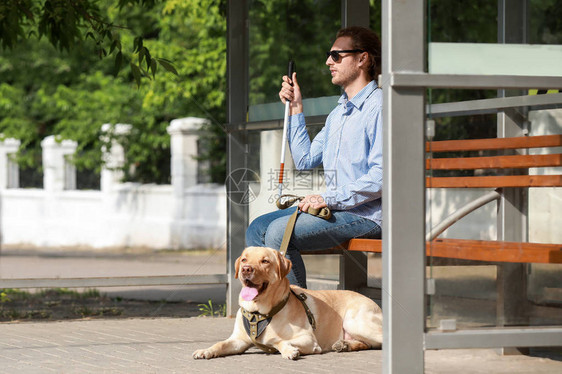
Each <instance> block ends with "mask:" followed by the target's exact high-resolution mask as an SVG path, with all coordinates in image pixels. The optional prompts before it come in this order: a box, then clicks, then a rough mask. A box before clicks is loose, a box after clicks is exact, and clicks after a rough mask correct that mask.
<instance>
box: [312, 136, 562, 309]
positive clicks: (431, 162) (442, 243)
mask: <svg viewBox="0 0 562 374" xmlns="http://www.w3.org/2000/svg"><path fill="white" fill-rule="evenodd" d="M560 146H562V135H547V136H532V137H513V138H493V139H473V140H448V141H434V142H428V143H427V145H426V149H427V151H428V152H431V153H432V154H433V155H436V154H439V153H444V152H447V153H451V152H467V151H471V152H475V151H476V152H478V153H482V152H483V151H494V152H498V151H499V152H501V153H502V154H498V155H492V156H481V155H478V156H477V157H467V156H466V155H464V154H463V155H461V156H450V155H449V154H447V156H446V157H444V158H431V159H428V160H427V162H426V169H427V170H431V171H432V172H433V171H438V170H478V172H477V173H474V174H475V175H471V176H460V177H459V176H428V177H427V179H426V186H427V187H428V188H487V189H496V191H497V192H498V195H497V196H498V197H499V196H503V195H504V194H505V193H506V192H509V191H511V192H513V189H515V188H529V187H561V186H562V175H529V168H542V167H558V166H562V154H547V155H529V154H527V153H528V152H527V151H526V150H528V149H530V148H543V149H545V148H552V147H560ZM516 150H523V152H522V153H523V154H505V153H508V152H511V153H516ZM519 152H521V151H519ZM483 174H491V175H483ZM468 212H469V211H467V212H465V213H464V214H465V215H466V214H468ZM442 231H443V230H441V232H442ZM426 239H427V240H428V241H427V242H426V243H427V247H426V248H427V256H432V257H440V258H448V259H458V260H470V261H479V262H491V263H494V264H498V283H500V282H503V283H502V284H501V285H498V297H501V298H503V297H504V296H505V295H504V293H510V292H511V293H513V289H514V288H515V289H516V288H517V287H519V288H521V285H509V284H506V282H509V281H507V280H506V279H507V277H506V276H505V274H506V272H505V269H506V267H505V266H507V264H509V265H512V264H527V263H557V264H560V263H562V244H543V243H522V242H510V241H488V240H463V239H439V238H426ZM342 250H343V251H342ZM338 251H339V252H338ZM365 252H371V253H373V252H374V253H382V240H374V239H352V240H350V241H349V242H348V243H345V244H343V245H342V246H340V247H338V248H333V249H330V250H328V251H319V252H316V253H342V254H343V257H342V261H341V262H340V287H341V288H345V289H359V290H365V288H364V287H366V285H367V283H366V282H367V274H366V272H365V270H366V269H367V257H366V255H365ZM502 264H505V265H502ZM515 266H517V265H515ZM517 269H518V270H517V271H519V273H521V274H525V269H524V268H523V267H520V268H517ZM512 270H513V269H510V272H511V273H512ZM521 274H520V275H521ZM363 275H364V276H363ZM504 280H505V282H504ZM509 289H511V290H509ZM518 292H520V293H521V292H522V290H519V291H518ZM520 296H521V297H525V295H520ZM521 297H520V298H519V299H517V298H512V299H514V300H515V301H514V303H519V302H520V301H521ZM525 300H526V297H525ZM498 304H499V303H498ZM501 304H502V305H503V307H504V308H508V307H511V306H513V305H514V304H511V305H508V304H509V303H508V304H505V303H504V300H502V301H501ZM502 313H503V312H502ZM502 318H503V317H502Z"/></svg>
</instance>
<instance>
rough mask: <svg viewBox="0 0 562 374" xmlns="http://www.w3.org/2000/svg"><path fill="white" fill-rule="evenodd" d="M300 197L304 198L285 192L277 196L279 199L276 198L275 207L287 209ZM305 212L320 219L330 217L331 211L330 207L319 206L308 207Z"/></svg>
mask: <svg viewBox="0 0 562 374" xmlns="http://www.w3.org/2000/svg"><path fill="white" fill-rule="evenodd" d="M302 199H304V196H297V195H289V194H286V195H281V196H279V199H277V201H276V202H275V204H276V205H277V208H279V209H287V208H289V207H290V206H291V205H293V204H294V203H296V202H297V201H301V200H302ZM307 213H308V214H311V215H313V216H315V217H318V218H322V219H330V218H332V212H331V211H330V209H328V208H326V207H324V208H321V209H317V208H308V212H307Z"/></svg>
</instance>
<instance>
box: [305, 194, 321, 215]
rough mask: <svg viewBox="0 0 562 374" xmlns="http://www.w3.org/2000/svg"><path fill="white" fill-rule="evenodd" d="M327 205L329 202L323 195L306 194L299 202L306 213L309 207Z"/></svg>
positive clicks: (316, 207)
mask: <svg viewBox="0 0 562 374" xmlns="http://www.w3.org/2000/svg"><path fill="white" fill-rule="evenodd" d="M327 206H328V204H326V202H325V201H324V198H323V197H322V195H306V196H305V197H304V199H302V200H301V201H300V202H299V209H300V210H301V211H302V212H305V213H306V212H308V208H315V209H322V208H325V207H327Z"/></svg>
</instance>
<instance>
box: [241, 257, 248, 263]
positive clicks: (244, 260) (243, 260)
mask: <svg viewBox="0 0 562 374" xmlns="http://www.w3.org/2000/svg"><path fill="white" fill-rule="evenodd" d="M240 261H241V262H244V263H245V262H246V261H248V260H246V259H245V258H243V259H242V260H240Z"/></svg>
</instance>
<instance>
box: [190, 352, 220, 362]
mask: <svg viewBox="0 0 562 374" xmlns="http://www.w3.org/2000/svg"><path fill="white" fill-rule="evenodd" d="M215 357H217V355H216V353H214V352H212V351H211V350H209V349H199V350H197V351H195V352H193V358H194V359H196V360H201V359H203V358H204V359H206V360H209V359H211V358H215Z"/></svg>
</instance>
